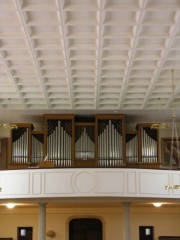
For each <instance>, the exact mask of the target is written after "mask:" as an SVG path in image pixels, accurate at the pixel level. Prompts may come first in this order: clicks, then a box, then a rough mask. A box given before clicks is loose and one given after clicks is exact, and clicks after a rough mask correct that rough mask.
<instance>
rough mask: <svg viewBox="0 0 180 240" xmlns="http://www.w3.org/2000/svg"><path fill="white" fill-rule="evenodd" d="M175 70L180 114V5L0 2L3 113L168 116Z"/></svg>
mask: <svg viewBox="0 0 180 240" xmlns="http://www.w3.org/2000/svg"><path fill="white" fill-rule="evenodd" d="M172 70H173V71H174V80H175V106H176V108H177V109H179V107H180V95H179V93H180V0H0V102H1V111H2V110H3V109H6V108H7V105H8V104H7V100H8V99H11V108H12V109H15V110H16V111H17V112H19V114H22V115H23V114H25V115H26V114H29V115H31V114H32V115H34V116H35V115H37V114H43V113H49V112H51V111H52V112H60V113H62V112H63V113H70V112H72V113H79V112H93V113H94V112H98V113H100V112H107V113H108V112H118V113H121V112H122V113H123V112H126V113H134V114H138V113H140V112H141V113H143V112H144V113H147V111H151V110H157V109H158V110H160V109H162V110H163V111H165V110H169V109H171V108H172ZM136 111H137V112H136ZM159 112H160V111H159ZM177 112H178V110H177ZM150 113H151V112H150Z"/></svg>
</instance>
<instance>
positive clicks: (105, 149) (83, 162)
mask: <svg viewBox="0 0 180 240" xmlns="http://www.w3.org/2000/svg"><path fill="white" fill-rule="evenodd" d="M44 119H45V127H44V129H45V130H44V131H43V132H38V131H34V128H33V125H32V124H17V125H18V129H13V130H11V139H10V141H11V161H10V164H9V166H8V167H9V168H25V167H33V166H37V165H38V164H39V163H42V162H45V161H50V162H53V166H54V167H57V168H69V167H101V168H103V167H110V168H111V167H123V166H124V167H126V166H127V167H131V166H133V167H140V166H146V165H148V166H150V167H152V166H157V165H158V164H159V152H158V149H159V130H157V129H151V124H150V123H144V124H143V123H141V124H138V125H137V129H136V131H131V132H126V131H125V116H124V115H120V114H116V115H103V114H99V115H94V116H76V115H73V114H69V115H60V114H59V115H58V114H57V115H54V114H52V115H45V116H44Z"/></svg>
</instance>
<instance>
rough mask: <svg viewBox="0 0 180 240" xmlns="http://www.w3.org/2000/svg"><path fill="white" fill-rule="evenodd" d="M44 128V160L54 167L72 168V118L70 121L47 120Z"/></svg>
mask: <svg viewBox="0 0 180 240" xmlns="http://www.w3.org/2000/svg"><path fill="white" fill-rule="evenodd" d="M46 121H47V124H46V125H47V127H46V159H47V160H50V161H53V162H54V165H55V167H71V166H72V159H73V154H72V144H73V131H72V130H73V123H74V121H73V117H71V118H70V119H58V117H57V118H56V119H52V118H48V117H47V119H46Z"/></svg>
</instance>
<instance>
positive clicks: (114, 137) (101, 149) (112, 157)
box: [96, 116, 125, 167]
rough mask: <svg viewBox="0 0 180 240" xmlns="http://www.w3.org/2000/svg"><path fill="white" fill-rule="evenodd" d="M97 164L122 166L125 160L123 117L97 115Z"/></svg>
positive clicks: (101, 165)
mask: <svg viewBox="0 0 180 240" xmlns="http://www.w3.org/2000/svg"><path fill="white" fill-rule="evenodd" d="M96 119H97V124H96V125H97V128H98V130H97V138H98V140H97V143H98V166H100V167H117V166H123V165H124V160H125V145H124V140H125V134H124V133H125V131H124V127H123V126H124V118H123V117H122V116H121V117H120V119H119V117H118V118H112V119H111V118H110V119H108V118H106V119H105V117H104V116H103V119H102V117H101V116H97V118H96Z"/></svg>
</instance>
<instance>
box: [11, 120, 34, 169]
mask: <svg viewBox="0 0 180 240" xmlns="http://www.w3.org/2000/svg"><path fill="white" fill-rule="evenodd" d="M16 125H17V126H18V128H17V129H12V130H11V139H10V142H11V164H10V165H11V166H12V167H15V168H16V167H17V166H18V167H20V168H21V167H22V168H24V167H27V166H29V165H30V164H31V133H32V130H33V125H32V124H29V123H24V124H20V123H19V124H16Z"/></svg>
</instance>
